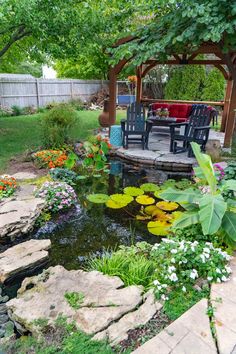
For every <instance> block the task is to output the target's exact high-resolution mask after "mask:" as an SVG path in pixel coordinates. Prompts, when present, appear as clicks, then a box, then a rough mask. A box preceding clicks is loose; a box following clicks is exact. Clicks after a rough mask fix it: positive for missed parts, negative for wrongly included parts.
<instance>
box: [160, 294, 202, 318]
mask: <svg viewBox="0 0 236 354" xmlns="http://www.w3.org/2000/svg"><path fill="white" fill-rule="evenodd" d="M208 295H209V289H208V287H206V289H205V290H202V291H198V290H195V289H193V288H192V287H188V288H187V291H186V292H185V293H184V292H183V291H182V290H181V289H177V290H174V291H172V292H171V293H170V294H169V295H168V297H169V300H167V301H165V303H164V308H163V310H164V312H165V314H166V315H167V316H168V317H169V319H170V320H172V321H174V320H176V319H177V318H178V317H180V316H181V315H182V314H183V313H184V312H186V311H187V310H188V309H189V308H190V307H192V306H193V305H195V304H196V303H197V302H198V301H200V300H201V299H202V298H206V297H208Z"/></svg>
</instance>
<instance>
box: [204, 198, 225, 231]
mask: <svg viewBox="0 0 236 354" xmlns="http://www.w3.org/2000/svg"><path fill="white" fill-rule="evenodd" d="M199 208H200V210H199V212H198V213H199V219H200V223H201V225H202V230H203V233H204V235H212V234H214V233H215V232H217V231H218V230H219V228H220V226H221V223H222V218H223V216H224V214H225V212H226V209H227V203H226V202H225V201H224V199H223V197H222V196H221V195H210V194H206V195H204V196H203V197H202V199H201V200H200V204H199Z"/></svg>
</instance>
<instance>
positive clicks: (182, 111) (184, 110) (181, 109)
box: [169, 104, 191, 119]
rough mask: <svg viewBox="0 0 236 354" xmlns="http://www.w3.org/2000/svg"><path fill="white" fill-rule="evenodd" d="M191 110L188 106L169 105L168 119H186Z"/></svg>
mask: <svg viewBox="0 0 236 354" xmlns="http://www.w3.org/2000/svg"><path fill="white" fill-rule="evenodd" d="M190 110H191V105H189V104H172V105H170V108H169V111H170V117H175V118H185V119H187V118H188V116H189V114H190Z"/></svg>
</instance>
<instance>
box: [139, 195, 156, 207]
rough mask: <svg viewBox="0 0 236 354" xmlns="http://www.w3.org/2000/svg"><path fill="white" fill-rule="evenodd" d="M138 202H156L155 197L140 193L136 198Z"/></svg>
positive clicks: (144, 203)
mask: <svg viewBox="0 0 236 354" xmlns="http://www.w3.org/2000/svg"><path fill="white" fill-rule="evenodd" d="M135 200H136V202H137V203H139V204H142V205H150V204H153V203H155V199H154V198H152V197H149V195H139V196H138V197H137V198H136V199H135Z"/></svg>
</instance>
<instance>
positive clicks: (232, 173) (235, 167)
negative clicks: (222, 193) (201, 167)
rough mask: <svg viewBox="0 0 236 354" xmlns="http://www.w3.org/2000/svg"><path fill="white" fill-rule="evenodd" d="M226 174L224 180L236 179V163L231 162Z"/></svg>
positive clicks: (225, 170)
mask: <svg viewBox="0 0 236 354" xmlns="http://www.w3.org/2000/svg"><path fill="white" fill-rule="evenodd" d="M224 172H225V176H224V179H226V180H227V179H236V161H234V160H232V161H229V162H228V165H227V167H226V168H225V169H224Z"/></svg>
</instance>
